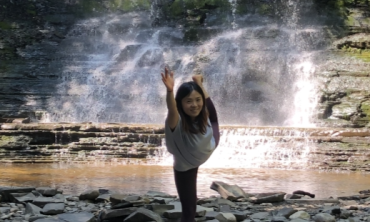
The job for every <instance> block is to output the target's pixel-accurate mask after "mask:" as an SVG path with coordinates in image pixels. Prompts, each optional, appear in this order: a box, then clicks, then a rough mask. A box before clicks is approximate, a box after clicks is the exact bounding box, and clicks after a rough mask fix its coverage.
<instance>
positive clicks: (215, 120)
mask: <svg viewBox="0 0 370 222" xmlns="http://www.w3.org/2000/svg"><path fill="white" fill-rule="evenodd" d="M206 106H207V109H208V112H209V120H210V122H211V125H212V129H213V137H214V138H215V140H216V147H217V146H218V142H219V141H220V129H219V126H218V118H217V112H216V108H215V106H214V105H213V102H212V100H211V98H210V97H208V98H207V99H206Z"/></svg>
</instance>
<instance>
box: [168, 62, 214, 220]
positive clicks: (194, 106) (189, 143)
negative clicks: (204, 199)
mask: <svg viewBox="0 0 370 222" xmlns="http://www.w3.org/2000/svg"><path fill="white" fill-rule="evenodd" d="M161 75H162V81H163V83H164V85H165V86H166V88H167V98H166V101H167V108H168V114H167V119H166V123H165V134H166V145H167V150H168V152H170V153H171V154H173V157H174V175H175V183H176V188H177V192H178V194H179V198H180V202H181V205H182V216H181V222H194V221H195V219H194V218H195V213H196V203H197V187H196V184H197V174H198V167H199V166H200V165H201V164H203V163H204V162H205V161H206V160H207V159H208V158H209V157H210V156H211V154H212V152H213V151H214V150H215V148H216V147H217V145H218V142H219V139H220V132H219V126H218V120H217V113H216V109H215V107H214V105H213V103H212V101H211V99H210V98H209V95H208V93H207V91H206V90H205V89H204V87H203V77H202V76H201V75H194V76H193V77H192V79H193V81H191V82H185V83H183V84H182V85H181V86H180V87H179V89H178V90H177V93H176V97H174V93H173V89H174V85H175V81H174V78H173V75H174V74H173V72H169V70H168V69H167V68H165V73H164V74H163V73H161Z"/></svg>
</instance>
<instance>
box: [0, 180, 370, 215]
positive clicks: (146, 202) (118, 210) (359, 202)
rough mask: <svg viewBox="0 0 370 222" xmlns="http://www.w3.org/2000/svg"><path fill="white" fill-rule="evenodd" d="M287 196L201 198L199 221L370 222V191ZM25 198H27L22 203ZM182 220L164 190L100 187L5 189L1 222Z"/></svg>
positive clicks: (178, 206) (176, 205)
mask: <svg viewBox="0 0 370 222" xmlns="http://www.w3.org/2000/svg"><path fill="white" fill-rule="evenodd" d="M214 183H215V182H214ZM216 183H217V184H218V185H220V186H222V187H223V189H224V191H225V190H228V192H229V193H233V191H235V190H236V189H238V190H241V191H242V189H240V187H238V186H237V185H232V186H230V185H228V184H226V183H223V182H220V181H218V182H216ZM213 186H214V184H213ZM211 187H212V185H211ZM242 192H244V191H242ZM221 193H222V192H221ZM234 193H235V192H234ZM244 193H245V192H244ZM282 193H284V192H276V193H270V192H266V193H259V194H252V193H245V195H244V197H238V198H231V199H233V200H232V201H231V200H228V199H225V198H223V197H221V196H210V197H206V198H200V199H198V201H197V216H196V218H195V219H196V221H197V222H203V221H204V222H207V221H208V222H240V221H242V222H260V221H271V222H288V221H293V222H308V221H315V222H334V221H340V222H357V221H358V222H360V221H365V222H368V221H369V220H370V193H369V192H367V191H360V193H361V195H353V196H347V197H338V198H335V199H334V198H332V197H328V198H327V199H315V198H311V197H309V196H308V195H303V194H297V195H300V196H299V197H295V198H300V199H289V198H291V197H292V195H293V194H286V195H285V196H284V197H283V198H280V199H279V200H278V201H277V199H276V195H280V194H282ZM307 193H308V192H307ZM50 194H55V195H54V196H50ZM284 194H285V193H284ZM22 195H23V196H22ZM44 195H45V196H44ZM25 196H27V197H28V198H23V199H21V197H25ZM31 196H32V197H31ZM236 196H238V194H237V195H236ZM229 199H230V198H229ZM262 200H263V201H262ZM180 217H181V203H180V202H179V200H178V198H177V197H176V196H173V195H169V194H166V193H163V192H159V191H148V192H147V193H146V194H144V195H137V194H125V193H111V192H110V191H109V190H106V189H97V190H86V191H85V192H83V193H81V194H80V195H72V194H63V191H61V190H57V189H54V188H51V187H41V188H40V187H39V188H36V187H35V188H32V187H31V188H29V187H28V188H21V187H0V221H1V222H10V221H20V222H25V221H35V222H53V221H56V222H93V221H94V222H115V221H124V222H149V221H156V222H175V221H176V222H178V221H179V218H180Z"/></svg>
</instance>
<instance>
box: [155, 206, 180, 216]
mask: <svg viewBox="0 0 370 222" xmlns="http://www.w3.org/2000/svg"><path fill="white" fill-rule="evenodd" d="M173 209H175V206H174V205H167V204H158V205H157V204H155V205H152V206H151V210H152V211H153V212H154V213H156V214H158V215H160V216H162V215H163V213H164V212H166V211H168V210H173Z"/></svg>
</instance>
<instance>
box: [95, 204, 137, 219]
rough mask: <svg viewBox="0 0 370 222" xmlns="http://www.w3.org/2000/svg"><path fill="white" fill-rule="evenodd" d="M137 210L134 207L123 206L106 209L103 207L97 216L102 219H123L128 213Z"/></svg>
mask: <svg viewBox="0 0 370 222" xmlns="http://www.w3.org/2000/svg"><path fill="white" fill-rule="evenodd" d="M136 210H137V208H136V207H130V208H124V209H116V210H108V209H104V210H103V211H101V212H100V215H99V218H100V219H101V220H102V221H104V220H108V221H109V220H113V219H114V220H121V221H122V220H123V219H125V218H126V217H127V216H128V215H130V214H132V213H133V212H135V211H136Z"/></svg>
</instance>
